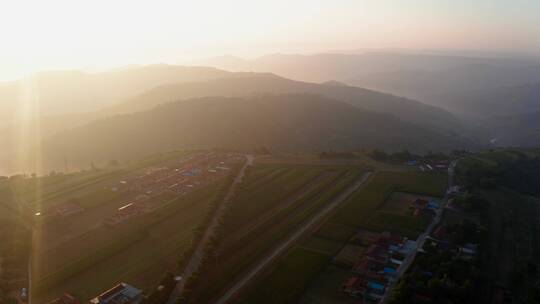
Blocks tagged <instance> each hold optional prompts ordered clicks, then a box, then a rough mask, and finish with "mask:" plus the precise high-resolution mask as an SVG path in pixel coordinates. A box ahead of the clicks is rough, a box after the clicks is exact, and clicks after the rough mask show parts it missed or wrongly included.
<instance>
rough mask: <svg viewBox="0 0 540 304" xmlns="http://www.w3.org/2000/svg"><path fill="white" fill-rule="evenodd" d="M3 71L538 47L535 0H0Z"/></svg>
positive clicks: (1, 76) (3, 74) (2, 74)
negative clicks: (229, 58)
mask: <svg viewBox="0 0 540 304" xmlns="http://www.w3.org/2000/svg"><path fill="white" fill-rule="evenodd" d="M0 7H1V8H2V9H1V10H0V80H9V79H16V78H18V77H21V76H23V75H26V74H29V73H34V72H37V71H40V70H51V69H85V70H99V69H106V68H112V67H120V66H125V65H129V64H149V63H163V62H165V63H182V62H188V61H190V60H198V59H202V58H205V57H212V56H220V55H225V54H230V55H236V56H242V57H248V58H249V57H256V56H262V55H265V54H269V53H278V52H279V53H316V52H324V51H331V50H349V49H361V48H406V49H415V48H430V49H460V50H463V49H471V50H492V51H493V50H495V51H512V52H526V53H530V54H540V18H539V17H538V14H539V12H540V1H538V0H474V1H471V0H326V1H323V0H294V1H291V0H272V1H263V0H257V1H253V0H227V1H224V0H214V1H209V0H197V1H195V0H191V1H185V0H176V1H166V0H154V1H137V0H130V1H124V0H93V1H81V0H47V1H43V0H17V1H14V0H0Z"/></svg>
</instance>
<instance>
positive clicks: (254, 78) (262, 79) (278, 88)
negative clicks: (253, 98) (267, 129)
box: [104, 73, 466, 133]
mask: <svg viewBox="0 0 540 304" xmlns="http://www.w3.org/2000/svg"><path fill="white" fill-rule="evenodd" d="M261 93H262V94H264V93H270V94H291V93H293V94H294V93H309V94H313V95H321V96H324V97H326V98H330V99H334V100H339V101H343V102H346V103H349V104H351V105H354V106H356V107H358V108H361V109H365V110H369V111H374V112H378V113H385V114H390V115H394V116H395V117H398V118H399V119H401V120H403V121H406V122H410V123H415V124H418V125H421V126H424V127H430V128H437V129H440V130H443V131H445V132H452V133H461V132H462V131H465V130H466V128H465V127H464V126H463V122H461V121H460V120H459V119H458V118H456V117H455V116H453V115H452V114H450V113H449V112H446V111H444V110H442V109H439V108H436V107H433V106H429V105H426V104H423V103H421V102H418V101H415V100H410V99H406V98H401V97H397V96H392V95H388V94H384V93H380V92H376V91H372V90H367V89H363V88H359V87H353V86H346V85H335V84H331V85H329V84H328V83H326V84H315V83H309V82H301V81H293V80H290V79H286V78H282V77H279V76H276V75H273V74H260V73H246V74H245V77H234V78H221V79H213V80H207V81H202V82H192V83H179V84H172V85H165V86H160V87H157V88H154V89H152V90H149V91H147V92H145V93H143V94H141V95H139V96H137V97H135V98H132V99H129V100H127V101H126V102H124V103H121V104H117V105H115V106H112V107H110V108H108V109H104V112H105V113H108V114H117V113H130V112H134V111H141V110H147V109H150V108H152V107H154V106H156V105H158V104H163V103H167V102H171V101H175V100H180V99H189V98H194V97H204V96H227V97H241V96H250V95H254V94H255V95H256V94H261ZM465 132H466V131H465Z"/></svg>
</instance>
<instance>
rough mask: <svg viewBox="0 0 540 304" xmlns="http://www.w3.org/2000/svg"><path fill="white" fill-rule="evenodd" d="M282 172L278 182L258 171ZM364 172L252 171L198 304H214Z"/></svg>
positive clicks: (312, 168)
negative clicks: (240, 278) (244, 274)
mask: <svg viewBox="0 0 540 304" xmlns="http://www.w3.org/2000/svg"><path fill="white" fill-rule="evenodd" d="M269 168H273V169H269ZM283 168H286V172H282V173H280V174H279V176H277V177H274V178H268V177H265V176H264V175H259V174H258V171H260V170H265V171H266V173H267V174H268V175H273V174H275V173H273V172H275V170H282V169H283ZM361 172H362V169H361V168H358V167H357V168H351V167H345V166H341V167H328V166H306V165H290V166H284V165H274V164H272V165H259V168H257V166H256V167H255V168H252V170H251V171H250V172H249V174H250V175H248V176H246V178H247V180H246V184H244V185H243V186H242V189H241V190H242V191H241V192H240V194H239V196H238V198H237V199H236V200H234V201H233V205H232V206H231V209H230V212H231V215H230V216H228V217H227V218H226V219H225V227H226V229H225V231H229V232H231V233H225V236H224V239H223V241H222V245H221V246H220V249H219V258H218V259H219V260H220V263H219V265H216V269H215V271H213V272H212V273H211V274H210V273H208V274H202V278H201V281H202V283H201V284H200V286H198V287H197V289H196V290H195V293H194V295H195V299H196V300H195V302H201V303H205V302H209V301H211V299H212V298H213V297H215V296H217V295H218V294H219V293H220V292H221V291H222V290H223V289H224V288H225V287H226V286H228V285H229V284H231V280H232V279H233V278H236V277H237V276H238V275H239V274H241V273H242V272H243V271H245V270H246V269H247V268H248V267H249V266H250V265H251V264H253V263H255V262H256V261H257V260H258V259H260V257H261V256H262V255H263V254H264V253H265V252H267V251H268V250H269V249H270V248H273V247H274V246H275V245H277V244H278V243H279V242H280V241H281V240H282V239H283V238H284V237H286V236H287V235H288V234H290V233H291V232H292V231H294V229H295V227H297V226H298V225H301V224H302V223H303V222H304V221H305V220H306V219H308V218H309V217H310V216H311V215H313V214H314V213H315V212H316V211H317V210H319V209H320V208H321V207H322V206H324V205H325V204H326V203H328V202H329V201H330V200H331V199H332V198H333V197H335V196H336V195H337V194H339V193H340V192H341V191H343V189H344V188H345V187H347V186H349V185H350V184H351V183H352V182H353V181H354V180H356V179H357V178H358V177H359V176H360V174H361ZM252 174H253V175H252ZM256 176H257V177H256ZM255 178H263V179H271V181H269V182H268V183H264V186H263V185H260V184H261V183H260V182H254V181H252V180H253V179H255ZM247 185H250V186H249V187H248V186H247ZM257 185H260V186H257ZM235 213H236V214H235ZM231 219H234V220H231ZM227 225H233V227H227ZM315 242H317V241H315ZM331 242H332V241H331V240H330V241H328V240H321V241H320V242H319V243H318V244H317V245H314V243H313V244H312V245H313V246H320V247H318V248H319V250H321V249H322V250H321V251H322V252H325V251H333V250H334V249H332V248H331V247H333V246H334V245H333V244H331ZM323 243H324V244H323ZM323 247H324V248H323Z"/></svg>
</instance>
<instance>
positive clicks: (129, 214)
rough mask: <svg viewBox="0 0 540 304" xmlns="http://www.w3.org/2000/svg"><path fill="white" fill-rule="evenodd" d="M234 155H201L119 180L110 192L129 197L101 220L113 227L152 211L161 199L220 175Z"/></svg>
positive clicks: (169, 198) (188, 191) (188, 190)
mask: <svg viewBox="0 0 540 304" xmlns="http://www.w3.org/2000/svg"><path fill="white" fill-rule="evenodd" d="M234 158H235V156H234V155H216V154H213V153H206V154H200V155H196V156H191V157H189V158H186V159H182V160H180V161H177V162H176V163H175V164H173V165H171V166H167V167H158V168H150V169H148V170H146V172H144V174H142V175H138V176H134V177H133V178H130V179H125V180H122V181H119V182H118V183H117V184H115V185H113V186H112V187H111V188H110V191H113V192H121V193H125V194H126V195H128V196H129V197H130V199H129V200H126V202H125V204H124V205H122V206H121V207H120V208H118V210H117V211H116V212H115V213H114V214H113V215H112V216H110V217H108V218H106V219H105V220H104V221H103V222H104V224H106V225H108V226H114V225H117V224H119V223H122V222H124V221H126V220H128V219H130V218H133V217H136V216H139V215H142V214H145V213H148V212H152V211H154V210H155V209H157V208H159V207H160V206H161V205H162V204H163V203H164V202H167V201H170V200H171V199H174V198H176V197H179V196H183V195H186V194H188V193H190V192H192V191H193V190H195V189H197V188H199V187H201V186H203V185H206V184H208V183H210V182H212V181H214V180H216V179H218V178H220V177H223V176H224V175H226V174H227V172H228V171H229V170H230V167H228V164H230V162H231V161H233V160H234Z"/></svg>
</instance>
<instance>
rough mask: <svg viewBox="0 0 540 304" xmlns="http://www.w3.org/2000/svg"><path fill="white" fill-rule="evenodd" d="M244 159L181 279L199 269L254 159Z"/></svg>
mask: <svg viewBox="0 0 540 304" xmlns="http://www.w3.org/2000/svg"><path fill="white" fill-rule="evenodd" d="M246 159H247V161H246V162H245V163H244V165H243V166H242V168H241V169H240V171H239V173H238V175H237V176H236V177H235V179H234V181H233V183H232V185H231V187H230V188H229V191H228V192H227V194H226V195H225V198H224V199H223V201H222V202H221V204H220V206H219V207H218V210H217V211H216V213H215V214H214V216H213V217H212V220H210V224H208V227H207V228H206V231H205V232H204V234H203V237H202V239H201V240H200V241H199V244H198V245H197V248H196V249H195V252H194V253H193V255H192V256H191V259H190V260H189V262H188V264H187V266H186V268H185V270H184V273H183V274H182V278H188V277H190V276H191V275H192V274H193V273H195V272H197V271H198V270H199V267H200V266H201V260H202V257H203V255H204V248H205V247H206V244H207V243H208V241H209V240H210V238H211V237H212V236H213V235H214V233H215V230H216V228H217V227H218V225H219V220H220V218H221V217H222V216H223V213H224V212H225V210H226V208H227V203H228V202H229V201H230V200H231V198H232V196H233V195H234V190H235V189H236V186H237V185H238V184H239V183H240V182H242V179H243V178H244V175H245V173H246V168H247V167H248V166H251V165H252V164H253V160H254V159H255V158H254V157H253V156H252V155H246ZM184 282H185V280H180V281H179V282H178V283H177V284H176V287H175V288H174V290H173V292H172V293H171V295H170V297H169V300H168V301H167V304H175V303H176V301H177V299H178V297H179V296H180V295H181V294H182V290H183V289H184Z"/></svg>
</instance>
